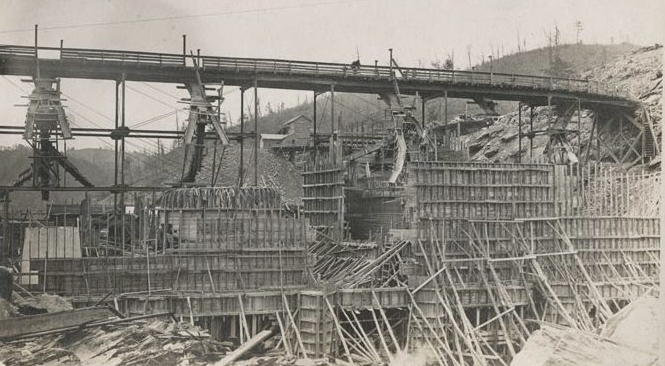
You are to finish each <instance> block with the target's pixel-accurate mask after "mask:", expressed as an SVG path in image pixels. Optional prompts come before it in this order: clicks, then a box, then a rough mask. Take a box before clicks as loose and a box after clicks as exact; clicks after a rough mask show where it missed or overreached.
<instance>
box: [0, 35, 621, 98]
mask: <svg viewBox="0 0 665 366" xmlns="http://www.w3.org/2000/svg"><path fill="white" fill-rule="evenodd" d="M39 51H58V52H59V55H60V60H63V61H64V60H80V61H95V62H109V63H111V62H113V63H115V62H120V63H123V64H133V65H137V66H138V65H141V66H164V67H186V66H187V64H188V62H187V60H192V59H196V60H197V61H198V64H199V66H200V67H202V68H203V69H204V70H215V69H216V70H220V71H222V70H223V71H235V72H237V73H240V72H243V73H262V74H265V73H271V74H279V75H296V76H321V77H333V78H356V79H373V80H392V77H393V75H394V77H395V78H396V79H397V80H398V81H400V82H409V81H416V82H428V83H433V82H437V83H450V84H471V85H486V86H496V87H508V88H522V89H524V88H531V89H541V90H542V89H545V90H561V91H568V92H583V93H592V94H597V95H605V96H611V97H624V98H628V96H626V95H622V94H621V93H619V91H618V90H617V89H616V88H612V87H610V86H609V85H607V84H604V83H600V82H598V81H594V80H587V79H574V78H557V77H548V76H535V75H520V74H504V73H489V72H476V71H463V70H442V69H425V68H412V67H401V68H397V67H394V68H391V67H388V66H375V65H360V66H357V67H352V66H351V65H350V64H340V63H330V62H310V61H293V60H280V59H255V58H230V57H212V56H190V55H182V54H167V53H154V52H134V51H115V50H95V49H80V48H58V47H39ZM3 55H4V56H9V57H35V48H34V47H28V46H11V45H0V56H3ZM190 63H191V61H190Z"/></svg>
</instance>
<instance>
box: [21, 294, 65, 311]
mask: <svg viewBox="0 0 665 366" xmlns="http://www.w3.org/2000/svg"><path fill="white" fill-rule="evenodd" d="M16 305H17V306H18V309H19V311H20V312H21V314H25V315H33V314H41V313H55V312H59V311H67V310H73V309H74V308H73V307H72V304H71V303H70V302H69V301H67V300H65V298H63V297H61V296H58V295H51V294H41V295H37V296H34V297H26V298H23V299H22V300H19V301H17V302H16Z"/></svg>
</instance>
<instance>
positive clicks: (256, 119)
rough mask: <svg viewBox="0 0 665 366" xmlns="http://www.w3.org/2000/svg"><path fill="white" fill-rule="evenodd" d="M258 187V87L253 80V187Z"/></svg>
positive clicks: (256, 82)
mask: <svg viewBox="0 0 665 366" xmlns="http://www.w3.org/2000/svg"><path fill="white" fill-rule="evenodd" d="M258 185H259V85H258V81H257V80H256V79H254V186H255V187H256V186H258Z"/></svg>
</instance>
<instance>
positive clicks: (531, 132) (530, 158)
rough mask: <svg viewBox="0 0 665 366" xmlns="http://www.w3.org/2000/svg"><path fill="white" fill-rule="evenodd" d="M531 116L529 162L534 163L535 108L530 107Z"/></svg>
mask: <svg viewBox="0 0 665 366" xmlns="http://www.w3.org/2000/svg"><path fill="white" fill-rule="evenodd" d="M529 114H530V115H529V160H530V161H531V162H533V106H530V113H529Z"/></svg>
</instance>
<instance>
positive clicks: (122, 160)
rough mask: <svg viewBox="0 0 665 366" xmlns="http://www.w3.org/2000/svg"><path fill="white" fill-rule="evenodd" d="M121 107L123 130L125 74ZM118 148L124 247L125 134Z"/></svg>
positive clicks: (123, 240) (123, 126) (123, 76)
mask: <svg viewBox="0 0 665 366" xmlns="http://www.w3.org/2000/svg"><path fill="white" fill-rule="evenodd" d="M121 80H122V105H121V111H122V117H121V119H120V125H121V127H122V128H123V129H124V128H125V94H126V89H125V84H126V82H125V74H124V73H123V74H122V79H121ZM120 148H121V153H120V186H121V188H120V210H121V211H120V212H121V214H122V216H121V217H122V226H121V227H122V243H123V245H124V243H125V216H124V215H125V134H122V140H121V141H120Z"/></svg>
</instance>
